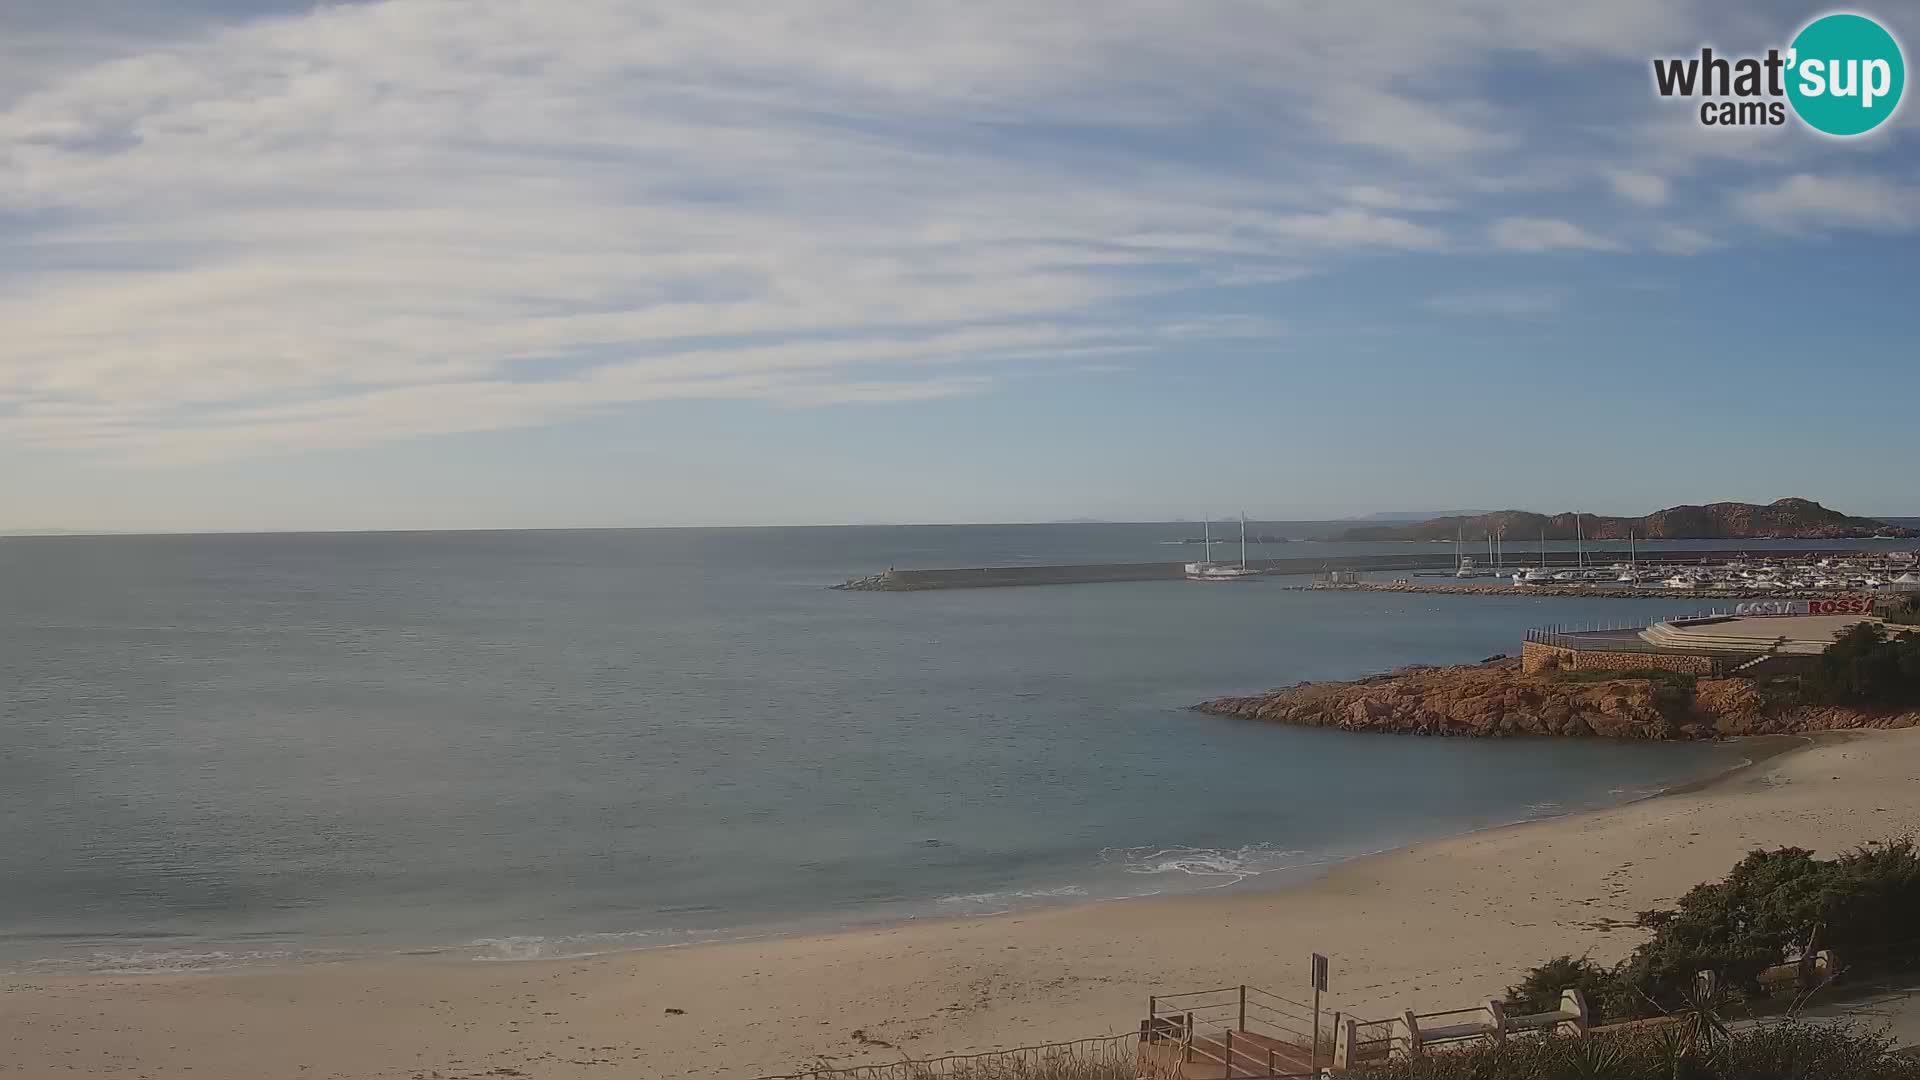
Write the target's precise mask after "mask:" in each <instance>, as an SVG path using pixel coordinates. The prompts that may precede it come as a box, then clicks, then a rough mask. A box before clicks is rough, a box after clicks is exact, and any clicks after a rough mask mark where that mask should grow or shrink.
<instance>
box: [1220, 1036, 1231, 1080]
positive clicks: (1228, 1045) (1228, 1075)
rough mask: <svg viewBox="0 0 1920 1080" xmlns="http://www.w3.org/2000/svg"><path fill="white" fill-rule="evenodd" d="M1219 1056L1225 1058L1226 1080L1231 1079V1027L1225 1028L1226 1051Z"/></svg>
mask: <svg viewBox="0 0 1920 1080" xmlns="http://www.w3.org/2000/svg"><path fill="white" fill-rule="evenodd" d="M1220 1056H1221V1057H1224V1058H1226V1059H1227V1077H1228V1080H1232V1077H1233V1029H1232V1028H1228V1029H1227V1049H1226V1052H1225V1053H1223V1054H1221V1055H1220Z"/></svg>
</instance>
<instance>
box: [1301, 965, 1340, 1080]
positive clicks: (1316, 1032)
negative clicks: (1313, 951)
mask: <svg viewBox="0 0 1920 1080" xmlns="http://www.w3.org/2000/svg"><path fill="white" fill-rule="evenodd" d="M1336 1026H1338V1025H1336ZM1311 1061H1312V1068H1311V1069H1309V1070H1308V1071H1309V1072H1311V1073H1313V1074H1314V1075H1315V1076H1318V1075H1320V983H1319V981H1318V980H1315V982H1314V984H1313V1050H1312V1052H1311Z"/></svg>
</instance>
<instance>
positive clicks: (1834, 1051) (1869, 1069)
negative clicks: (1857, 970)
mask: <svg viewBox="0 0 1920 1080" xmlns="http://www.w3.org/2000/svg"><path fill="white" fill-rule="evenodd" d="M1347 1075H1349V1076H1353V1077H1361V1078H1365V1080H1570V1078H1591V1080H1838V1078H1841V1077H1846V1078H1848V1080H1916V1078H1920V1060H1916V1059H1914V1058H1912V1057H1910V1056H1907V1055H1904V1054H1902V1053H1900V1052H1899V1051H1898V1050H1897V1049H1896V1048H1895V1046H1894V1044H1893V1042H1892V1041H1891V1040H1889V1039H1887V1038H1885V1037H1884V1036H1881V1035H1878V1034H1874V1033H1871V1032H1867V1031H1862V1030H1859V1029H1857V1028H1854V1027H1850V1026H1847V1025H1831V1024H1794V1023H1783V1024H1768V1025H1765V1026H1762V1027H1758V1028H1754V1029H1752V1030H1748V1031H1741V1032H1734V1033H1727V1034H1716V1035H1706V1034H1693V1033H1691V1032H1690V1031H1689V1030H1688V1029H1686V1028H1672V1029H1668V1030H1663V1031H1650V1032H1644V1033H1638V1034H1632V1035H1611V1036H1607V1037H1604V1038H1596V1039H1572V1038H1550V1039H1515V1040H1510V1041H1506V1042H1498V1043H1485V1044H1481V1045H1478V1046H1474V1047H1472V1048H1470V1049H1464V1050H1457V1051H1451V1052H1447V1053H1439V1054H1422V1055H1416V1056H1413V1057H1408V1058H1403V1059H1398V1060H1394V1061H1390V1062H1387V1063H1385V1064H1381V1065H1374V1066H1370V1067H1367V1068H1364V1069H1357V1070H1355V1071H1353V1072H1351V1073H1348V1074H1347Z"/></svg>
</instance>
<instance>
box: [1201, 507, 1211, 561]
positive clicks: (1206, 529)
mask: <svg viewBox="0 0 1920 1080" xmlns="http://www.w3.org/2000/svg"><path fill="white" fill-rule="evenodd" d="M1200 537H1201V540H1200V543H1201V548H1200V550H1201V551H1203V552H1204V553H1205V554H1203V555H1201V556H1200V557H1201V558H1202V559H1204V560H1206V561H1207V562H1209V563H1211V562H1212V561H1213V518H1211V517H1204V518H1201V519H1200Z"/></svg>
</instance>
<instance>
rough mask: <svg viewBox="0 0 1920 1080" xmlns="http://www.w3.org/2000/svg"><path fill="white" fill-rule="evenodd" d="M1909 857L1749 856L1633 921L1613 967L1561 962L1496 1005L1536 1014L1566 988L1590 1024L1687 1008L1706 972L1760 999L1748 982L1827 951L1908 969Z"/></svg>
mask: <svg viewBox="0 0 1920 1080" xmlns="http://www.w3.org/2000/svg"><path fill="white" fill-rule="evenodd" d="M1916 915H1920V849H1916V848H1915V846H1914V843H1913V841H1912V840H1911V839H1901V840H1895V841H1892V842H1890V843H1885V844H1872V845H1868V846H1866V847H1861V848H1858V849H1856V850H1854V851H1850V852H1847V853H1845V854H1842V855H1840V856H1839V857H1837V858H1834V859H1817V858H1814V856H1813V853H1812V852H1810V851H1805V850H1803V849H1800V848H1780V849H1778V850H1775V851H1755V852H1752V853H1751V854H1749V855H1748V856H1747V857H1746V858H1744V859H1742V860H1740V862H1739V863H1738V864H1736V865H1735V866H1734V868H1733V870H1732V872H1730V873H1729V874H1728V875H1727V876H1726V877H1725V878H1724V879H1723V880H1720V881H1714V882H1708V883H1706V884H1703V885H1696V886H1694V887H1693V888H1692V889H1689V890H1688V891H1687V893H1686V895H1684V896H1682V897H1681V898H1680V899H1679V901H1678V902H1677V904H1676V906H1675V907H1674V908H1673V909H1672V910H1667V911H1643V912H1641V913H1640V917H1639V925H1640V926H1641V927H1642V928H1643V929H1647V930H1651V931H1652V932H1653V934H1652V937H1650V938H1649V939H1648V940H1647V941H1645V942H1644V943H1642V944H1641V945H1640V946H1639V947H1638V948H1636V949H1635V950H1634V951H1633V955H1631V956H1629V957H1628V958H1627V959H1626V960H1624V961H1622V962H1621V963H1620V964H1619V965H1618V966H1616V967H1614V968H1612V969H1607V968H1603V967H1601V966H1600V965H1598V964H1595V963H1593V962H1591V961H1588V960H1584V959H1582V960H1576V959H1574V958H1572V957H1570V956H1562V957H1559V958H1557V959H1554V960H1550V961H1548V962H1547V963H1545V964H1542V965H1540V966H1539V967H1536V968H1534V969H1533V970H1531V971H1529V972H1527V973H1526V975H1525V977H1523V978H1522V979H1521V980H1520V982H1518V983H1516V984H1515V985H1514V986H1512V987H1510V988H1509V989H1508V991H1507V1000H1508V1003H1509V1004H1510V1005H1511V1006H1513V1007H1514V1008H1516V1009H1519V1010H1521V1011H1524V1012H1528V1013H1536V1012H1547V1011H1550V1010H1551V1009H1553V1008H1554V1007H1555V1004H1556V1003H1557V1002H1558V1001H1559V999H1560V991H1562V990H1564V989H1566V988H1567V987H1569V986H1577V987H1579V988H1580V991H1581V992H1582V993H1583V994H1585V995H1586V997H1587V1004H1588V1006H1589V1007H1590V1008H1591V1009H1592V1010H1593V1011H1594V1013H1595V1015H1596V1016H1597V1017H1599V1018H1600V1019H1601V1021H1602V1022H1610V1021H1616V1020H1625V1019H1632V1018H1635V1017H1644V1016H1657V1015H1660V1014H1661V1013H1664V1012H1673V1011H1677V1010H1682V1009H1684V1008H1686V1007H1687V1003H1688V994H1689V992H1690V991H1691V990H1692V988H1693V986H1694V976H1695V975H1696V974H1697V973H1698V972H1701V971H1711V972H1714V973H1715V974H1716V975H1717V976H1718V978H1719V981H1720V985H1721V986H1722V987H1723V988H1724V989H1725V990H1726V991H1727V992H1728V993H1729V994H1731V995H1733V996H1734V997H1736V998H1755V997H1758V996H1760V995H1761V994H1762V993H1764V991H1763V989H1762V987H1761V985H1760V973H1761V972H1762V971H1763V970H1765V969H1766V968H1769V967H1772V966H1774V965H1776V964H1781V963H1785V962H1786V961H1788V960H1789V959H1790V958H1794V957H1798V956H1801V955H1804V954H1805V953H1806V952H1808V951H1811V950H1817V949H1832V950H1833V951H1834V953H1835V954H1836V955H1837V957H1838V958H1839V962H1840V964H1841V966H1842V968H1843V969H1844V970H1845V971H1846V972H1848V973H1852V974H1859V973H1864V972H1867V971H1873V970H1911V969H1913V968H1914V967H1916V966H1920V925H1917V923H1920V920H1916V917H1915V916H1916Z"/></svg>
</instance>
